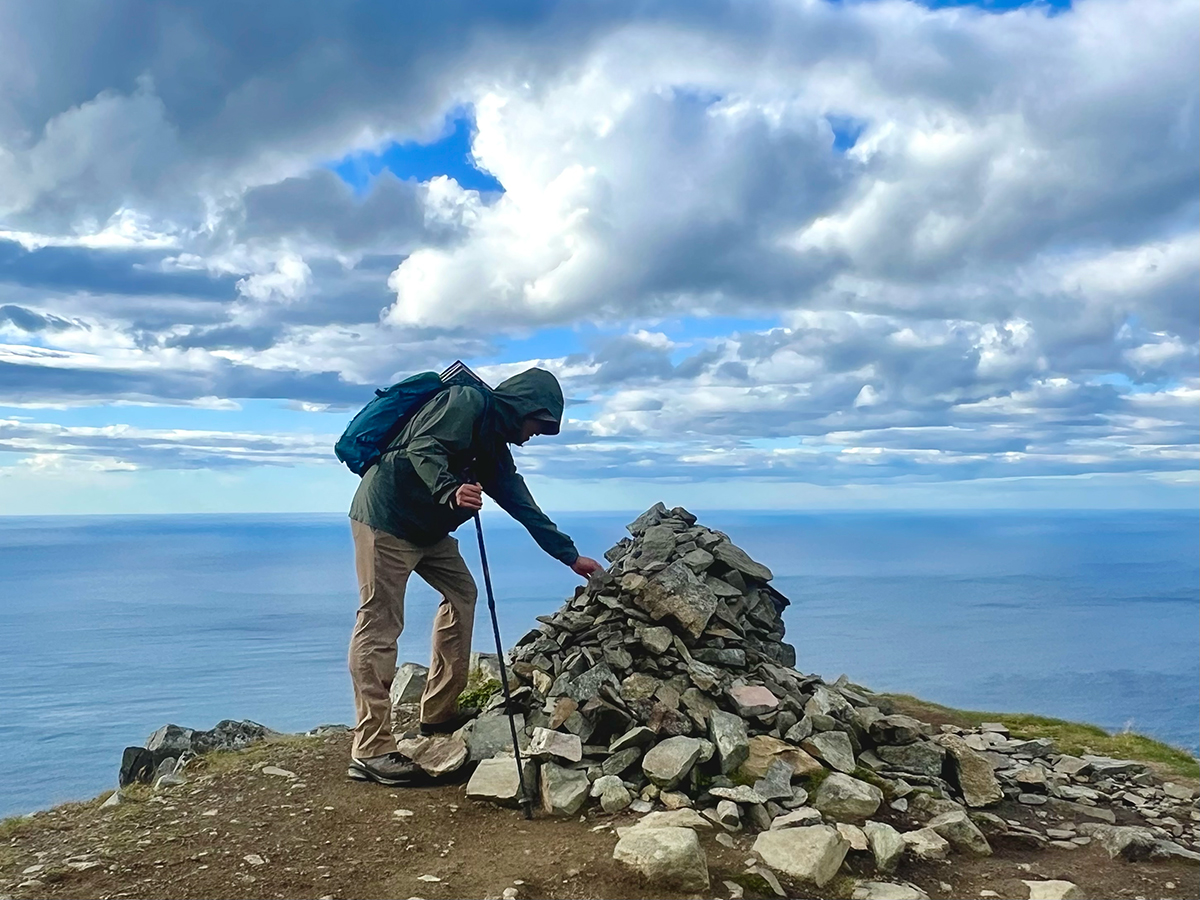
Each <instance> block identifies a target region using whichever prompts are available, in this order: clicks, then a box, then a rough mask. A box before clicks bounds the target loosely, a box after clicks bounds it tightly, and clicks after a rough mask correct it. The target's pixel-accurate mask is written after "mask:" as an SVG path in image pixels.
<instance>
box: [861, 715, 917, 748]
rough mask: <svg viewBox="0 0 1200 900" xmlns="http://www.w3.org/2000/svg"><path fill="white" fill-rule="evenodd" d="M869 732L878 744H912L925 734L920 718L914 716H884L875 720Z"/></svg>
mask: <svg viewBox="0 0 1200 900" xmlns="http://www.w3.org/2000/svg"><path fill="white" fill-rule="evenodd" d="M867 733H868V734H869V735H870V736H871V740H873V741H874V742H875V743H877V744H890V745H900V744H912V743H914V742H916V741H919V740H920V739H921V738H922V737H923V736H924V731H923V730H922V729H921V723H920V721H919V720H917V719H914V718H913V717H912V716H900V715H896V716H882V717H880V718H878V719H876V720H875V721H873V722H872V723H871V724H870V726H869V727H868V728H867Z"/></svg>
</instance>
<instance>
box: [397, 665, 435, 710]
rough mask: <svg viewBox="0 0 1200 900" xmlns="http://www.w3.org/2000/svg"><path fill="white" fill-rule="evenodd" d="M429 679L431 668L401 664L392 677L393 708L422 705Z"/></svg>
mask: <svg viewBox="0 0 1200 900" xmlns="http://www.w3.org/2000/svg"><path fill="white" fill-rule="evenodd" d="M428 677H429V667H428V666H423V665H421V664H420V663H415V662H404V663H400V665H399V667H398V668H397V669H396V674H395V675H393V676H392V687H391V691H390V695H391V699H392V707H393V708H395V707H397V706H404V705H406V704H411V703H420V702H421V695H422V694H423V693H424V692H425V680H426V679H427V678H428Z"/></svg>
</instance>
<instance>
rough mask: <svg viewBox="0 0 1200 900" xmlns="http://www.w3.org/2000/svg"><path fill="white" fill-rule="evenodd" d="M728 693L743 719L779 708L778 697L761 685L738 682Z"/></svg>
mask: <svg viewBox="0 0 1200 900" xmlns="http://www.w3.org/2000/svg"><path fill="white" fill-rule="evenodd" d="M728 693H729V699H730V700H732V701H733V703H734V705H735V706H736V707H737V711H738V715H739V716H741V717H742V718H743V719H749V718H753V717H754V716H763V715H766V714H767V713H772V712H775V711H776V710H777V709H779V698H778V697H776V696H775V695H774V694H772V693H771V692H770V691H769V690H767V689H766V688H765V687H763V686H762V685H758V684H739V685H735V686H734V687H731V688H730V689H729V691H728Z"/></svg>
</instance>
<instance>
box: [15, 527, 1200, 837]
mask: <svg viewBox="0 0 1200 900" xmlns="http://www.w3.org/2000/svg"><path fill="white" fill-rule="evenodd" d="M696 512H697V513H698V514H700V516H701V521H702V522H703V523H704V524H706V525H709V526H710V527H713V528H719V529H721V530H724V531H726V532H727V533H729V534H730V535H731V536H732V537H733V539H734V540H735V542H737V543H738V544H740V545H741V546H742V547H744V548H745V549H746V550H747V551H749V552H750V553H751V555H753V556H754V557H755V558H756V559H759V560H761V561H762V562H765V563H766V564H768V565H769V566H770V567H771V568H772V569H773V570H774V571H775V573H776V580H775V584H776V586H777V587H778V588H779V589H780V590H781V591H783V592H784V593H785V594H787V595H788V596H789V597H790V598H791V600H792V605H791V606H790V607H789V608H788V609H787V611H786V614H785V621H786V623H787V629H788V638H787V639H788V640H789V641H791V642H792V643H793V644H795V646H796V649H797V656H798V660H797V668H799V669H800V670H802V671H804V672H816V673H819V674H821V675H823V676H825V677H826V678H827V679H830V680H832V679H833V678H836V677H837V676H838V675H840V674H842V673H845V674H847V675H848V676H849V677H850V678H851V679H852V680H854V681H856V682H858V683H860V684H863V685H866V686H868V687H870V688H872V689H874V690H889V691H899V692H905V693H911V694H916V695H919V696H921V697H923V698H925V699H928V700H932V701H935V702H938V703H943V704H947V705H951V706H958V707H965V708H971V709H985V710H996V711H1013V712H1032V713H1040V714H1044V715H1050V716H1058V717H1062V718H1068V719H1075V720H1081V721H1087V722H1092V723H1095V724H1097V725H1101V726H1103V727H1104V728H1107V729H1110V730H1119V729H1122V728H1131V729H1134V730H1137V731H1141V732H1144V733H1146V734H1149V735H1152V736H1154V737H1156V738H1159V739H1161V740H1164V741H1167V742H1169V743H1171V744H1175V745H1177V746H1180V747H1183V748H1186V749H1187V750H1189V751H1190V752H1192V753H1193V754H1195V753H1197V752H1198V750H1200V725H1198V722H1200V652H1198V651H1200V599H1198V597H1200V594H1198V591H1200V562H1198V551H1197V547H1198V546H1200V519H1198V517H1197V514H1196V513H1195V512H1191V513H1186V512H1182V513H1181V512H1125V511H1122V512H1086V513H1084V512H1064V513H1057V512H1037V513H1028V512H1021V513H1016V512H988V513H971V514H966V513H961V514H960V513H952V514H943V513H939V514H933V513H899V512H880V513H864V512H854V513H824V512H823V513H812V514H778V513H771V514H751V513H744V512H721V511H699V510H697V511H696ZM556 518H557V519H558V520H559V523H560V525H561V526H562V527H563V528H564V530H566V531H568V532H569V533H571V534H572V535H573V536H574V537H575V539H576V542H577V544H578V545H579V547H580V550H581V551H582V552H583V553H585V554H587V555H591V556H595V557H597V558H599V557H600V556H601V555H602V553H603V552H604V550H605V549H607V548H608V547H609V546H610V545H612V544H613V543H614V542H615V541H616V540H617V539H618V538H620V537H621V536H622V535H623V534H624V533H625V531H624V527H623V526H624V523H625V522H627V521H629V520H630V519H631V518H632V514H631V515H623V516H613V515H608V514H605V515H559V516H557V517H556ZM484 522H485V530H486V533H487V540H488V553H489V559H490V561H491V563H492V566H493V581H494V584H495V587H496V594H497V602H498V605H499V608H500V624H501V630H502V633H503V636H504V639H505V642H506V644H508V645H511V643H512V642H513V641H515V640H516V639H517V638H518V637H520V636H521V634H523V633H524V632H525V631H526V630H528V629H529V628H530V627H531V626H532V625H533V624H535V623H534V616H536V615H538V614H541V613H548V612H551V611H553V610H554V609H556V608H557V607H558V606H559V604H560V603H561V602H562V601H563V599H564V598H565V597H566V596H568V595H569V593H570V592H571V590H572V588H573V587H574V586H575V585H576V584H577V583H579V581H578V579H577V578H576V577H575V576H574V575H573V574H572V573H571V572H570V571H569V570H567V569H566V567H564V566H562V565H561V564H559V563H558V562H556V561H554V560H552V559H550V558H548V557H546V556H545V555H544V554H542V553H541V552H540V551H539V550H538V548H537V547H536V545H534V543H533V542H532V540H531V539H530V538H529V537H528V535H526V534H525V532H524V531H522V530H521V529H520V528H519V526H517V525H515V523H512V522H511V521H510V520H507V519H506V518H504V517H503V516H486V517H485V519H484ZM458 537H459V538H460V540H461V542H462V546H463V551H464V555H465V556H466V558H467V561H468V563H469V564H470V565H471V566H472V568H473V570H474V571H476V572H477V573H478V556H477V553H476V549H475V536H474V533H473V529H472V528H470V526H467V527H464V528H463V529H461V530H460V531H459V533H458ZM481 600H482V597H481ZM356 602H357V591H356V587H355V582H354V570H353V558H352V550H351V542H350V529H349V524H348V521H347V519H346V518H345V516H343V515H304V516H300V515H277V516H253V515H237V516H217V515H209V516H183V515H180V516H119V517H104V516H88V517H38V518H30V517H0V816H8V815H14V814H20V813H25V812H29V811H32V810H35V809H39V808H43V807H46V806H49V805H51V804H54V803H58V802H62V801H65V800H80V799H85V798H88V797H92V796H94V795H96V794H97V793H99V792H100V791H102V790H105V789H106V788H110V787H113V786H115V783H116V776H117V768H118V765H119V762H120V757H121V750H122V748H124V747H125V746H127V745H133V744H141V743H142V742H143V741H144V740H145V739H146V737H147V736H148V735H149V734H150V733H151V732H152V731H153V730H154V729H156V728H158V727H159V726H160V725H163V724H165V723H167V722H175V723H177V724H180V725H184V726H187V727H193V728H210V727H212V726H213V725H214V724H215V723H216V722H217V721H218V720H220V719H224V718H233V719H242V718H249V719H254V720H255V721H258V722H262V723H263V724H265V725H268V726H270V727H272V728H275V729H277V730H280V731H297V730H306V729H308V728H311V727H313V726H315V725H318V724H321V723H330V722H350V721H351V717H352V715H353V707H352V703H351V691H350V681H349V676H348V674H347V672H346V664H345V652H346V642H347V639H348V637H349V632H350V628H351V625H352V623H353V620H354V611H355V606H356ZM435 602H436V597H435V595H434V594H433V592H432V591H431V590H430V589H429V588H427V587H426V586H425V585H424V584H423V583H421V582H420V581H419V580H418V579H414V580H413V588H412V589H411V590H410V593H409V597H408V605H407V622H408V626H407V630H406V631H405V633H404V635H403V636H402V638H401V642H400V659H402V660H404V659H411V660H416V661H420V662H427V661H428V653H429V645H428V640H429V629H430V624H431V622H432V617H433V609H434V604H435ZM486 616H487V610H486V604H485V603H483V602H481V603H480V605H479V620H478V623H477V628H476V648H477V649H481V650H488V649H490V648H489V646H488V645H489V644H490V628H489V626H488V625H487V622H486Z"/></svg>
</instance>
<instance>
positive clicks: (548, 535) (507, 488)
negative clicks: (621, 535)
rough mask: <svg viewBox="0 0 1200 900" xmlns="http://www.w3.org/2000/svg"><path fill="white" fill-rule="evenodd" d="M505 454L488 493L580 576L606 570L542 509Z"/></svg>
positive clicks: (542, 544)
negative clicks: (580, 553) (580, 551)
mask: <svg viewBox="0 0 1200 900" xmlns="http://www.w3.org/2000/svg"><path fill="white" fill-rule="evenodd" d="M503 457H505V458H502V459H500V460H498V465H497V470H498V471H497V472H496V477H495V478H494V479H493V480H492V481H491V482H490V483H489V484H486V485H484V489H485V490H486V491H487V493H488V495H489V496H490V497H492V499H494V500H495V501H496V503H497V504H499V506H500V508H501V509H503V510H504V511H505V512H506V513H508V514H509V515H510V516H512V517H513V518H514V519H516V520H517V521H518V522H520V523H521V524H522V525H523V526H525V530H526V531H528V532H529V534H530V536H531V537H532V538H533V539H534V541H536V542H537V545H538V546H539V547H541V548H542V549H543V550H545V551H546V552H547V553H548V554H550V555H551V556H553V557H554V558H555V559H557V560H559V561H560V562H562V563H565V564H566V565H568V566H570V567H571V569H572V570H573V571H574V572H575V573H576V574H577V575H581V576H583V577H584V578H587V577H588V576H589V575H591V574H592V573H593V572H598V571H602V570H603V568H604V567H603V566H602V565H600V563H598V562H596V560H594V559H591V558H590V557H587V556H580V555H579V551H578V550H577V549H576V548H575V542H574V541H572V540H571V538H570V537H568V536H567V535H565V534H563V533H562V532H561V531H559V530H558V526H557V525H555V524H554V522H552V521H551V520H550V517H549V516H547V515H546V514H545V513H544V512H542V510H541V507H539V506H538V505H537V502H536V501H535V500H534V499H533V495H532V494H531V493H529V487H528V486H527V485H526V484H525V479H524V478H522V477H521V475H520V473H519V472H517V467H516V464H515V463H514V462H513V459H512V455H511V454H509V453H507V452H506V453H504V454H503Z"/></svg>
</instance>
